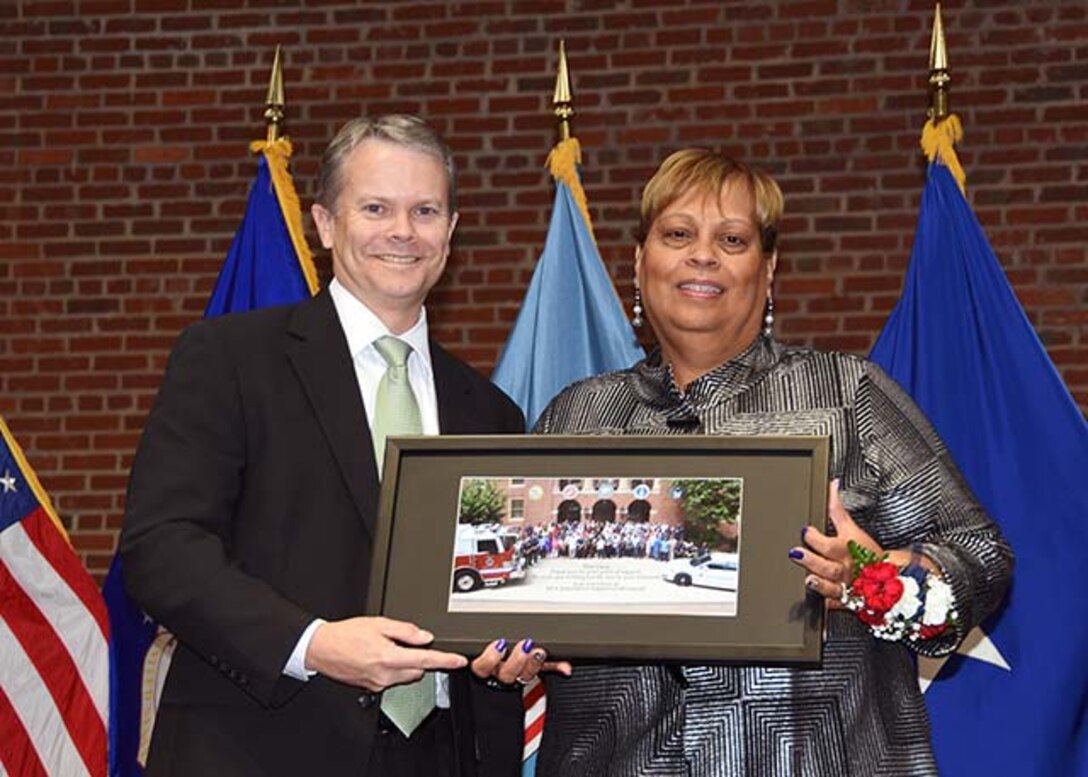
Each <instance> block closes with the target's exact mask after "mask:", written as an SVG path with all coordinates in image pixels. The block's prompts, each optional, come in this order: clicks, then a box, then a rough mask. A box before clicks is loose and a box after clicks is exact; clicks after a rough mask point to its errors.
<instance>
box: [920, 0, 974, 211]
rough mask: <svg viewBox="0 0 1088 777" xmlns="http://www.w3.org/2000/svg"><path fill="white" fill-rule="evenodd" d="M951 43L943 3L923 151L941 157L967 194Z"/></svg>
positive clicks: (932, 44)
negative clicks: (952, 88)
mask: <svg viewBox="0 0 1088 777" xmlns="http://www.w3.org/2000/svg"><path fill="white" fill-rule="evenodd" d="M951 82H952V75H951V74H950V73H949V70H948V47H947V46H946V45H945V40H944V21H943V20H942V19H941V4H940V3H939V2H938V3H936V8H935V9H934V11H933V34H932V35H931V37H930V40H929V110H928V111H926V115H927V116H928V121H926V124H925V127H923V128H922V140H921V143H922V151H924V152H925V155H926V158H927V159H928V160H929V161H930V162H934V161H938V160H939V161H940V162H941V163H943V164H944V166H945V167H947V168H948V171H949V172H950V173H952V177H953V178H954V179H956V184H957V185H958V186H959V187H960V191H961V192H962V193H963V194H964V195H966V194H967V173H966V172H965V171H964V169H963V166H962V165H961V164H960V160H959V157H957V156H956V149H955V146H956V144H957V143H958V142H959V141H960V140H961V139H962V138H963V125H962V124H961V123H960V118H959V116H957V115H956V114H954V113H952V112H951V111H950V110H949V107H948V106H949V84H950V83H951Z"/></svg>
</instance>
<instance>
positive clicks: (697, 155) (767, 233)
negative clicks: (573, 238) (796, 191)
mask: <svg viewBox="0 0 1088 777" xmlns="http://www.w3.org/2000/svg"><path fill="white" fill-rule="evenodd" d="M729 182H741V183H742V184H743V185H744V186H746V187H747V188H748V191H749V192H750V193H751V195H752V201H753V202H754V203H755V217H756V225H757V226H758V227H759V244H760V248H761V249H762V250H763V253H764V254H766V255H770V254H773V253H774V250H775V245H776V244H777V242H778V223H779V221H781V219H782V208H783V204H782V190H781V189H779V188H778V184H777V183H775V180H774V179H773V178H771V176H770V175H768V174H767V173H765V172H763V171H762V170H759V169H758V168H754V167H749V166H748V165H746V164H744V163H743V162H738V161H737V160H735V159H733V158H731V157H728V156H726V155H725V154H720V153H718V152H716V151H710V150H709V149H705V148H684V149H681V150H680V151H675V152H673V153H672V154H670V155H669V156H668V158H666V159H665V161H664V162H662V163H661V166H660V167H659V168H657V172H656V173H654V175H653V177H652V178H651V179H650V180H649V182H648V183H647V184H646V187H645V188H644V189H643V190H642V206H641V209H640V211H641V212H640V215H641V220H640V222H639V225H638V233H637V235H636V237H637V239H638V243H639V245H642V244H643V243H645V242H646V236H647V235H649V233H650V227H651V226H652V225H653V223H654V221H655V220H656V219H657V217H658V216H660V215H661V213H662V211H664V210H665V209H666V208H667V207H669V206H670V205H672V204H673V203H674V202H676V201H677V200H678V199H680V198H681V197H683V196H684V195H686V194H687V193H688V192H690V191H692V190H695V191H702V192H705V193H706V194H708V195H710V196H713V197H717V196H718V194H719V193H720V192H721V190H722V187H723V186H724V185H725V184H726V183H729Z"/></svg>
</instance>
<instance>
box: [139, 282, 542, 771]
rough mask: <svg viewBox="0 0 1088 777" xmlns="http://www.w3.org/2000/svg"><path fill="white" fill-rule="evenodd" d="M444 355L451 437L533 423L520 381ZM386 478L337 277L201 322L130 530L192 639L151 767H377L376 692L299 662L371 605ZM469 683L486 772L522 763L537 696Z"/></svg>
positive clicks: (173, 367) (159, 598) (179, 662)
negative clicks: (287, 303) (274, 302)
mask: <svg viewBox="0 0 1088 777" xmlns="http://www.w3.org/2000/svg"><path fill="white" fill-rule="evenodd" d="M431 358H432V364H433V367H434V379H435V388H436V391H437V396H438V414H439V424H440V428H441V430H442V432H443V433H447V434H474V433H519V432H522V431H523V430H524V419H523V417H522V414H521V412H520V411H519V410H518V408H517V406H516V405H514V403H513V402H511V401H510V399H509V398H508V397H507V396H506V395H505V394H503V393H502V392H501V391H499V390H498V389H496V388H495V387H494V386H493V385H492V384H490V383H489V382H487V381H486V380H484V379H483V378H482V377H480V376H479V375H478V374H476V373H475V372H474V371H473V370H472V369H470V368H469V367H468V366H467V365H465V364H463V363H462V362H460V361H458V360H457V359H455V358H454V357H453V356H451V355H450V354H449V353H447V352H446V351H445V350H443V349H442V348H440V347H439V346H438V345H436V344H434V343H432V344H431ZM378 490H379V483H378V473H377V470H376V467H375V463H374V454H373V445H372V442H371V438H370V431H369V425H368V423H367V419H366V416H365V411H364V409H363V403H362V399H361V398H360V394H359V387H358V382H357V379H356V375H355V370H354V367H353V365H352V359H351V356H350V354H349V353H348V346H347V341H346V339H345V336H344V333H343V330H342V329H341V327H340V323H339V319H338V318H337V315H336V311H335V309H334V307H333V304H332V298H331V297H330V296H329V294H328V292H327V291H324V292H322V293H320V294H319V295H318V296H316V297H315V298H313V299H312V300H307V301H306V302H303V303H300V304H298V305H295V306H291V307H284V308H273V309H265V310H259V311H254V312H251V313H243V314H238V315H230V316H224V317H221V318H216V319H211V320H205V321H201V322H199V323H197V324H194V325H193V326H192V327H190V328H189V329H188V330H186V332H185V333H184V334H183V335H182V336H181V338H180V339H179V341H178V343H177V345H176V347H175V348H174V351H173V353H172V355H171V357H170V361H169V364H168V367H167V370H166V376H165V378H164V381H163V384H162V387H161V389H160V391H159V395H158V398H157V400H156V402H155V405H154V408H153V409H152V411H151V414H150V417H149V418H148V421H147V425H146V427H145V429H144V434H143V438H142V440H141V443H140V446H139V449H138V452H137V454H136V459H135V461H134V464H133V467H132V476H131V480H130V484H129V490H128V501H127V508H126V515H125V523H124V529H123V531H122V535H121V543H120V544H121V553H122V554H123V565H124V570H125V583H126V586H127V588H128V591H129V593H130V595H131V596H132V597H133V598H134V599H135V600H136V601H137V602H138V603H139V604H140V605H141V606H142V607H143V608H144V609H145V610H146V612H148V613H149V614H150V615H151V616H153V617H154V618H156V619H157V620H158V621H159V622H161V623H162V624H163V625H164V626H165V627H166V628H168V629H169V630H171V631H172V632H173V633H174V634H175V635H176V636H177V637H178V639H179V643H180V644H179V647H178V649H177V651H176V653H175V655H174V658H173V665H172V666H171V669H170V672H169V676H168V679H167V682H166V687H165V689H164V691H163V697H162V703H161V705H160V708H159V715H158V719H157V721H156V724H155V733H154V738H153V742H152V753H151V764H150V769H149V774H152V775H165V774H170V775H219V774H222V775H228V774H229V775H251V774H252V775H261V777H268V776H269V775H292V777H294V776H296V775H303V774H314V775H317V774H320V775H339V774H344V775H366V774H367V770H366V764H367V761H368V759H369V757H370V751H371V745H372V742H373V739H374V737H375V735H376V733H377V719H378V714H379V711H378V705H377V704H376V703H374V701H373V700H374V698H376V697H375V696H373V695H367V694H364V693H362V691H361V689H359V688H356V687H350V686H348V685H345V684H342V683H338V682H335V681H333V680H330V679H327V678H325V677H322V676H315V677H312V678H311V679H310V681H309V682H308V683H303V682H299V681H297V680H294V679H291V678H289V677H286V676H284V675H283V674H282V671H283V667H284V665H285V664H286V662H287V659H288V656H289V655H290V653H291V651H292V649H293V648H294V646H295V644H296V642H297V641H298V638H299V635H300V634H301V633H302V632H303V630H304V629H305V627H306V626H307V624H309V623H310V622H311V620H312V619H313V618H315V617H322V618H325V619H326V620H338V619H341V618H348V617H351V616H356V615H361V614H363V613H364V612H365V605H366V595H367V586H368V581H369V576H370V556H371V550H372V547H371V543H372V537H373V532H374V524H375V518H376V510H377V501H378ZM420 625H421V626H423V627H426V625H427V624H420ZM496 636H499V635H496ZM481 647H482V646H481ZM450 679H451V684H450V685H451V689H450V690H451V697H452V707H451V712H452V713H453V714H452V716H451V717H452V719H453V720H454V729H455V737H454V739H455V742H456V745H455V747H456V749H457V751H458V752H457V753H456V754H454V756H453V757H454V758H455V759H457V761H458V762H459V763H460V764H462V769H463V771H465V773H467V774H473V773H475V772H476V771H477V770H478V771H479V773H480V774H489V775H490V774H513V773H515V772H516V771H517V769H518V763H519V760H520V753H519V752H518V750H519V747H520V738H521V722H520V721H521V715H520V709H521V707H520V698H519V695H518V694H515V693H504V692H501V691H491V690H489V689H486V688H484V687H483V686H482V685H481V684H480V683H477V682H476V681H475V680H473V679H472V678H471V677H470V676H469V674H468V672H467V671H462V672H456V673H454V674H453V675H452V676H451V678H450ZM361 696H362V697H363V700H364V701H363V703H360V697H361ZM367 702H369V703H367Z"/></svg>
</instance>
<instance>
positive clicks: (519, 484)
mask: <svg viewBox="0 0 1088 777" xmlns="http://www.w3.org/2000/svg"><path fill="white" fill-rule="evenodd" d="M828 455H829V454H828V438H827V437H820V436H788V437H787V436H759V437H723V436H676V437H639V436H620V437H612V436H558V435H557V436H548V435H528V436H439V437H395V438H390V441H389V447H388V450H387V456H386V461H385V477H384V480H383V483H382V493H381V506H380V511H379V518H378V525H377V531H376V537H375V548H374V559H373V562H372V579H371V585H370V601H369V611H370V613H371V614H374V615H385V616H388V617H391V618H397V619H401V620H410V621H412V622H414V623H417V624H419V625H420V626H423V627H425V628H427V629H428V630H430V631H432V632H433V633H434V634H435V647H437V648H439V649H442V650H450V651H454V652H460V653H464V654H465V655H471V656H474V655H476V654H478V653H479V651H480V650H481V649H482V647H483V646H484V645H485V644H487V643H488V642H490V641H491V640H493V639H497V638H499V637H506V638H507V639H509V640H515V639H520V638H522V637H527V636H531V637H533V639H535V640H536V641H537V643H539V644H541V645H543V646H545V647H546V648H547V649H548V651H549V653H550V654H551V655H552V656H553V657H557V658H579V659H594V660H609V661H617V660H619V661H625V660H626V661H698V662H704V663H718V662H721V663H748V664H777V665H795V666H796V665H810V666H814V665H818V664H819V662H820V655H821V647H822V640H821V635H822V630H823V613H824V605H823V599H822V598H820V597H818V596H815V595H812V594H809V593H808V592H807V590H806V589H805V586H804V578H805V571H804V570H803V569H801V568H800V567H798V566H796V565H795V564H793V563H792V562H791V561H790V560H789V558H788V556H787V553H788V551H789V549H790V548H792V547H794V546H796V545H798V544H799V542H800V534H801V529H802V527H804V526H806V525H812V526H818V527H821V528H822V527H824V525H825V523H826V516H827V482H828Z"/></svg>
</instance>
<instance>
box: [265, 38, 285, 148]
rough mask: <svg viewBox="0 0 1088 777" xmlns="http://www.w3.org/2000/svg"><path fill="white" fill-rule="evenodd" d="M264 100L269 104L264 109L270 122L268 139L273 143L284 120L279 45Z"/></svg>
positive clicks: (267, 120)
mask: <svg viewBox="0 0 1088 777" xmlns="http://www.w3.org/2000/svg"><path fill="white" fill-rule="evenodd" d="M264 101H265V103H266V104H267V106H268V107H267V108H265V111H264V119H265V121H266V122H268V136H267V138H266V140H267V141H268V142H269V143H271V142H273V141H274V140H276V139H277V138H279V136H280V123H281V122H282V121H283V108H284V99H283V61H282V59H281V57H280V47H279V46H276V57H275V59H273V60H272V77H271V78H269V79H268V96H267V97H266V98H265V100H264Z"/></svg>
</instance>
